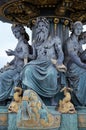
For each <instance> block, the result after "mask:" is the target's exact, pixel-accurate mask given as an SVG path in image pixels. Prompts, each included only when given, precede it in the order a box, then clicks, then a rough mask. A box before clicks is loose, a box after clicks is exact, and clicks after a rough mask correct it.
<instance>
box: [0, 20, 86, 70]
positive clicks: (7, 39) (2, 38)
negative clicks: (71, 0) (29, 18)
mask: <svg viewBox="0 0 86 130" xmlns="http://www.w3.org/2000/svg"><path fill="white" fill-rule="evenodd" d="M25 29H26V31H27V33H28V34H29V36H30V41H29V43H31V30H30V29H29V28H27V27H25ZM83 31H86V25H85V26H84V29H83ZM16 45H17V40H16V38H15V37H14V35H13V34H12V31H11V24H8V23H3V22H1V21H0V68H1V67H3V66H4V65H5V64H6V63H7V62H9V61H11V60H12V59H13V57H12V56H7V55H6V53H5V50H8V49H12V50H14V49H15V47H16Z"/></svg>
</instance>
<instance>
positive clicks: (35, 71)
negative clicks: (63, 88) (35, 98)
mask: <svg viewBox="0 0 86 130" xmlns="http://www.w3.org/2000/svg"><path fill="white" fill-rule="evenodd" d="M21 77H22V83H23V85H24V86H27V89H28V88H31V89H33V90H34V91H36V92H37V93H38V94H39V95H41V96H44V97H52V96H54V95H55V94H56V93H57V91H58V87H57V86H58V82H57V78H58V77H59V74H58V72H57V70H56V69H55V67H54V66H53V65H52V63H51V61H49V60H42V59H41V60H33V61H31V62H29V63H28V64H27V65H26V66H25V67H24V69H23V71H22V76H21Z"/></svg>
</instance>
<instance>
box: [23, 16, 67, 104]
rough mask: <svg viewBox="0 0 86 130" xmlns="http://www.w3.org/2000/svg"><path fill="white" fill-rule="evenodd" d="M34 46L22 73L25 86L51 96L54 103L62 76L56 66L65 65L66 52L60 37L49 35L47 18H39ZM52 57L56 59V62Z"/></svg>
mask: <svg viewBox="0 0 86 130" xmlns="http://www.w3.org/2000/svg"><path fill="white" fill-rule="evenodd" d="M32 46H33V55H29V58H31V59H32V61H31V62H29V63H28V64H27V65H26V66H24V68H23V71H22V74H21V78H22V84H23V87H26V89H33V90H34V91H35V92H37V93H38V94H39V95H41V96H43V97H48V98H51V104H52V105H53V104H54V100H53V98H52V97H54V96H55V94H57V92H58V78H59V77H60V76H59V73H60V71H57V69H56V66H62V65H63V60H64V54H63V51H62V46H61V40H60V38H59V37H57V36H55V37H53V38H52V37H50V36H49V21H48V20H47V19H46V18H41V17H39V18H38V19H37V21H36V25H35V42H34V43H33V44H32ZM52 59H54V60H55V62H54V63H52ZM62 67H63V66H62ZM63 68H66V67H63ZM61 71H62V70H61Z"/></svg>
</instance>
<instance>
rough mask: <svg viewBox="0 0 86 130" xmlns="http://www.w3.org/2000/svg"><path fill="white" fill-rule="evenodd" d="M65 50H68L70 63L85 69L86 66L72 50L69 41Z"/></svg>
mask: <svg viewBox="0 0 86 130" xmlns="http://www.w3.org/2000/svg"><path fill="white" fill-rule="evenodd" d="M67 50H68V55H69V56H70V58H71V61H72V62H74V63H75V64H77V65H78V66H80V67H82V68H85V69H86V64H84V63H83V62H82V61H81V59H80V57H79V56H78V54H77V52H76V51H75V50H74V47H73V45H72V43H71V42H70V41H69V42H68V43H67Z"/></svg>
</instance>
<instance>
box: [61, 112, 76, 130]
mask: <svg viewBox="0 0 86 130" xmlns="http://www.w3.org/2000/svg"><path fill="white" fill-rule="evenodd" d="M59 130H78V124H77V114H62V116H61V126H60V128H59Z"/></svg>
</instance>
